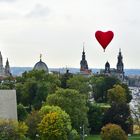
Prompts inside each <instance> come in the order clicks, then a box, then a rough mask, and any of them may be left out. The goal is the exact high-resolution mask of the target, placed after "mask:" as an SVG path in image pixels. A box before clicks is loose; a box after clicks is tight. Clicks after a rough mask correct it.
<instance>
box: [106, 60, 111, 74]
mask: <svg viewBox="0 0 140 140" xmlns="http://www.w3.org/2000/svg"><path fill="white" fill-rule="evenodd" d="M105 73H110V64H109V62H108V61H107V62H106V64H105Z"/></svg>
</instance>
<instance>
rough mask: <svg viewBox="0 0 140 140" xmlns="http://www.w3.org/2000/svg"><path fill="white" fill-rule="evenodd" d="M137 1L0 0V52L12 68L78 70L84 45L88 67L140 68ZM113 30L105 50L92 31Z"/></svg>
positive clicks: (138, 1)
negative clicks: (119, 57) (39, 64)
mask: <svg viewBox="0 0 140 140" xmlns="http://www.w3.org/2000/svg"><path fill="white" fill-rule="evenodd" d="M139 13H140V0H0V51H1V53H2V55H3V61H4V65H5V61H6V59H7V58H8V59H9V62H10V66H21V67H25V66H27V67H29V66H30V67H33V66H34V65H35V63H36V62H38V61H39V59H40V58H39V57H40V54H42V61H44V62H45V63H46V64H47V65H48V67H49V68H64V67H74V68H79V67H80V60H81V55H82V50H83V42H85V43H84V44H85V45H84V46H85V52H86V59H87V61H88V65H89V68H104V65H105V63H106V61H108V62H109V63H110V66H111V68H115V67H116V63H117V55H118V52H119V48H121V51H122V55H123V62H124V67H125V68H140V14H139ZM97 30H101V31H103V32H106V31H109V30H111V31H113V32H114V38H113V40H112V41H111V43H110V44H109V45H108V47H107V48H106V51H105V52H104V51H103V49H102V47H101V46H100V44H99V43H98V42H97V40H96V38H95V32H96V31H97Z"/></svg>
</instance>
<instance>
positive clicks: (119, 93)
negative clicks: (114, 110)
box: [107, 85, 127, 104]
mask: <svg viewBox="0 0 140 140" xmlns="http://www.w3.org/2000/svg"><path fill="white" fill-rule="evenodd" d="M107 98H108V101H109V103H110V104H113V103H116V104H119V103H126V100H127V98H126V93H125V89H124V88H122V87H121V86H120V85H114V86H113V88H112V89H109V90H108V94H107Z"/></svg>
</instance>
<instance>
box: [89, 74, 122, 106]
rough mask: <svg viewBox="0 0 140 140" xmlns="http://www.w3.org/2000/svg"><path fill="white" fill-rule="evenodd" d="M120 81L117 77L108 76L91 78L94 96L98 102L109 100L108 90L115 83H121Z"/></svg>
mask: <svg viewBox="0 0 140 140" xmlns="http://www.w3.org/2000/svg"><path fill="white" fill-rule="evenodd" d="M119 83H120V81H119V80H118V79H116V78H115V77H108V76H94V77H91V78H90V85H91V87H92V91H93V97H94V99H95V101H96V102H98V103H106V102H107V91H108V90H109V89H110V88H112V87H113V85H114V84H119Z"/></svg>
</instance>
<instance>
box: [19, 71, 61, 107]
mask: <svg viewBox="0 0 140 140" xmlns="http://www.w3.org/2000/svg"><path fill="white" fill-rule="evenodd" d="M58 86H60V81H59V79H58V77H57V76H56V75H51V74H46V73H45V72H44V71H34V70H33V71H30V72H28V73H27V72H25V73H23V75H22V77H18V78H17V83H16V91H17V102H18V103H22V104H23V105H24V106H28V107H29V110H31V109H32V108H35V109H40V107H41V106H42V103H43V102H44V101H45V100H46V97H47V96H48V94H51V93H54V92H55V90H56V89H57V87H58Z"/></svg>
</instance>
